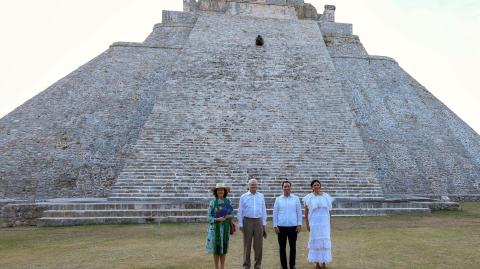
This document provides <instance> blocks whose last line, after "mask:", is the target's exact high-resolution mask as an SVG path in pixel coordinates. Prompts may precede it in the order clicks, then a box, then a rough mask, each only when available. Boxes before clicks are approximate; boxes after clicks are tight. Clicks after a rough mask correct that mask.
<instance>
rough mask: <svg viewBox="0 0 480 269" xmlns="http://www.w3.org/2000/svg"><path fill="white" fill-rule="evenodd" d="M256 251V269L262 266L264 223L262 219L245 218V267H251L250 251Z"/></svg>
mask: <svg viewBox="0 0 480 269" xmlns="http://www.w3.org/2000/svg"><path fill="white" fill-rule="evenodd" d="M252 242H253V250H254V251H255V265H254V268H255V269H260V268H261V267H262V247H263V224H262V219H251V218H247V217H245V218H243V268H245V269H248V268H250V252H251V249H252Z"/></svg>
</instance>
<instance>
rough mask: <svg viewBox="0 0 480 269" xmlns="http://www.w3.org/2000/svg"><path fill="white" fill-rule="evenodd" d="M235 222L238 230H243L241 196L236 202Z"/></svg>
mask: <svg viewBox="0 0 480 269" xmlns="http://www.w3.org/2000/svg"><path fill="white" fill-rule="evenodd" d="M237 221H238V228H239V229H240V230H242V229H243V195H242V196H240V200H239V202H238V212H237Z"/></svg>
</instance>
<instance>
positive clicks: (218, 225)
mask: <svg viewBox="0 0 480 269" xmlns="http://www.w3.org/2000/svg"><path fill="white" fill-rule="evenodd" d="M211 191H212V193H213V195H214V196H215V198H214V199H212V201H210V206H209V207H208V223H209V224H208V235H207V244H206V250H207V253H209V254H213V262H214V264H215V269H219V268H221V269H224V266H225V256H226V254H227V252H228V241H229V238H230V225H231V224H230V222H231V221H232V219H233V207H232V204H231V202H230V200H229V199H227V198H226V197H227V195H228V193H229V192H230V188H229V187H227V186H226V185H225V184H222V183H218V184H217V185H216V186H215V187H214V188H211ZM219 262H220V267H219Z"/></svg>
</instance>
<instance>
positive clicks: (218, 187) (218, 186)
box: [210, 183, 230, 192]
mask: <svg viewBox="0 0 480 269" xmlns="http://www.w3.org/2000/svg"><path fill="white" fill-rule="evenodd" d="M217 189H225V190H227V192H230V187H227V184H225V183H217V185H215V187H211V188H210V190H211V191H212V192H214V191H215V190H217Z"/></svg>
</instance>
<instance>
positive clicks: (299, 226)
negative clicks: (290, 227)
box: [297, 225, 302, 234]
mask: <svg viewBox="0 0 480 269" xmlns="http://www.w3.org/2000/svg"><path fill="white" fill-rule="evenodd" d="M301 231H302V225H298V226H297V234H298V233H300V232H301Z"/></svg>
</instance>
